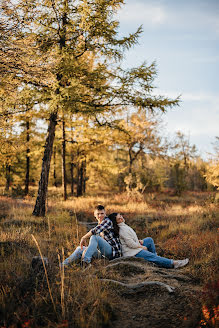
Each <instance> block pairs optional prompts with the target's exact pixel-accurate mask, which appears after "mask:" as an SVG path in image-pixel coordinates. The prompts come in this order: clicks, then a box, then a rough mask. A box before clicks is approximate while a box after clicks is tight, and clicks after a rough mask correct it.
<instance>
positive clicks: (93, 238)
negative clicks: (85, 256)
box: [90, 235, 98, 241]
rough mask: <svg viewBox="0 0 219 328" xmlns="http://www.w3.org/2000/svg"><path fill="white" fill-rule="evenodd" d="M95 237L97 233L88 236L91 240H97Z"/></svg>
mask: <svg viewBox="0 0 219 328" xmlns="http://www.w3.org/2000/svg"><path fill="white" fill-rule="evenodd" d="M97 237H98V236H97V235H92V236H91V237H90V239H91V240H96V241H97V240H98V238H97Z"/></svg>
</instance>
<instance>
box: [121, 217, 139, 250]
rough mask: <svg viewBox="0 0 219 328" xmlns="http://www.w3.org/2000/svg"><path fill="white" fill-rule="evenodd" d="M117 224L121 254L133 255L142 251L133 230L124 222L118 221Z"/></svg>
mask: <svg viewBox="0 0 219 328" xmlns="http://www.w3.org/2000/svg"><path fill="white" fill-rule="evenodd" d="M118 226H119V239H120V241H121V245H122V254H123V256H135V255H136V254H138V253H139V252H140V251H142V246H141V244H140V243H139V241H138V237H137V235H136V233H135V231H134V230H133V229H132V228H131V227H129V226H128V225H127V224H125V222H122V223H119V224H118Z"/></svg>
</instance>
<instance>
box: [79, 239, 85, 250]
mask: <svg viewBox="0 0 219 328" xmlns="http://www.w3.org/2000/svg"><path fill="white" fill-rule="evenodd" d="M83 246H86V238H84V236H83V237H82V238H81V241H80V247H81V249H83Z"/></svg>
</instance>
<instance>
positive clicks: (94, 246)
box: [62, 205, 122, 266]
mask: <svg viewBox="0 0 219 328" xmlns="http://www.w3.org/2000/svg"><path fill="white" fill-rule="evenodd" d="M94 216H95V218H96V220H97V221H98V225H97V226H96V227H95V228H93V229H91V230H90V231H88V233H86V234H85V235H84V236H83V237H82V238H81V241H80V246H79V247H77V248H76V250H75V251H74V252H73V253H72V254H71V255H70V256H69V257H68V258H67V259H65V261H64V262H63V263H62V265H64V266H65V265H69V264H70V263H72V262H73V261H74V262H75V261H77V260H79V259H82V263H83V265H84V266H87V265H89V264H90V263H91V260H92V258H98V257H99V256H98V250H99V252H100V254H101V255H102V256H105V257H107V258H108V259H110V260H111V259H113V258H116V257H120V256H122V250H121V244H120V240H119V234H118V226H117V224H114V225H115V226H114V225H113V223H112V221H111V220H110V219H109V218H108V217H107V216H106V212H105V208H104V206H103V205H98V206H97V207H96V208H95V211H94ZM116 228H117V229H116ZM87 239H90V241H89V245H88V247H86V240H87Z"/></svg>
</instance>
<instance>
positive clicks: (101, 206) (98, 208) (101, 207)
mask: <svg viewBox="0 0 219 328" xmlns="http://www.w3.org/2000/svg"><path fill="white" fill-rule="evenodd" d="M95 210H98V211H102V210H105V208H104V206H103V205H97V206H96V208H95Z"/></svg>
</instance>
